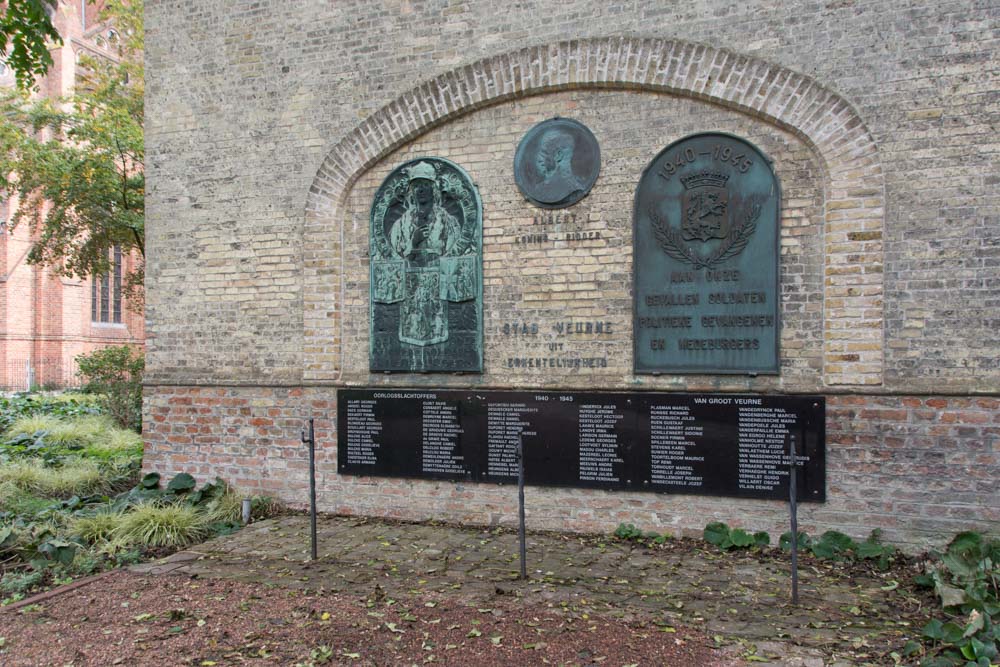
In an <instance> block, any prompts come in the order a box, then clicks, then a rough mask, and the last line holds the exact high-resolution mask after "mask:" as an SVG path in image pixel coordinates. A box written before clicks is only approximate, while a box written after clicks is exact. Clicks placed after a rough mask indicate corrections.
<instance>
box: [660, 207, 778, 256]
mask: <svg viewBox="0 0 1000 667" xmlns="http://www.w3.org/2000/svg"><path fill="white" fill-rule="evenodd" d="M765 199H766V198H762V197H754V198H752V199H751V200H750V202H749V206H748V207H747V208H745V209H744V211H745V212H746V215H744V216H742V218H741V219H739V220H737V222H736V224H735V225H733V227H732V229H730V230H729V234H728V235H727V236H726V238H724V239H722V243H720V244H719V247H718V248H716V249H715V250H714V251H713V252H712V253H711V254H709V255H708V256H706V257H702V256H701V255H699V254H698V253H696V252H695V251H694V250H692V249H691V246H689V245H688V244H687V243H685V241H684V239H683V238H682V237H681V235H680V234H679V233H678V232H677V230H675V229H674V228H672V227H671V226H670V225H669V224H667V221H666V220H664V219H663V218H661V217H660V216H659V215H657V214H656V209H655V207H654V206H653V205H650V206H649V208H648V209H647V210H646V212H647V213H648V214H649V219H650V221H651V222H652V223H653V233H654V234H655V235H656V241H657V242H658V243H659V244H660V247H661V248H662V249H663V252H665V253H667V256H669V257H671V258H673V259H676V260H677V261H679V262H687V263H688V264H691V265H692V266H693V267H694V268H696V269H708V268H711V267H712V266H714V265H716V264H718V263H719V262H722V261H724V260H727V259H729V258H730V257H735V256H736V255H738V254H740V251H742V250H743V248H744V247H746V244H747V243H748V242H749V241H750V236H752V235H753V233H754V230H756V229H757V218H759V217H760V212H761V209H762V207H763V203H764V200H765Z"/></svg>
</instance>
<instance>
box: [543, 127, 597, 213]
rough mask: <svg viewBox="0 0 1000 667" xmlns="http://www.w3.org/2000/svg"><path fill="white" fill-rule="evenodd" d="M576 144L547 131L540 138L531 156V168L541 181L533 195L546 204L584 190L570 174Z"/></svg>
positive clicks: (567, 135)
mask: <svg viewBox="0 0 1000 667" xmlns="http://www.w3.org/2000/svg"><path fill="white" fill-rule="evenodd" d="M575 147H576V142H575V141H574V140H573V137H572V136H570V135H569V134H568V133H566V132H563V131H561V130H549V131H547V132H546V133H545V134H544V135H542V138H541V140H540V141H539V145H538V154H537V155H536V156H535V169H536V170H537V171H538V175H539V176H541V178H542V180H541V182H540V183H539V184H538V185H537V186H536V188H535V190H534V192H533V194H534V195H535V197H536V198H538V199H540V200H542V201H546V202H558V201H562V200H564V199H568V198H569V197H570V195H572V194H574V193H577V192H582V191H583V190H586V189H587V186H586V184H585V183H584V182H583V181H582V180H581V179H580V178H579V177H578V176H577V175H576V174H574V173H573V151H574V149H575Z"/></svg>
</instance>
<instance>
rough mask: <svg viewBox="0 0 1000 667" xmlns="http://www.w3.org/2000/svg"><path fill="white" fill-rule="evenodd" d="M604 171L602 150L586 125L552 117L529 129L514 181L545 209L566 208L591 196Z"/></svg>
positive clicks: (518, 155) (519, 148) (520, 147)
mask: <svg viewBox="0 0 1000 667" xmlns="http://www.w3.org/2000/svg"><path fill="white" fill-rule="evenodd" d="M600 171H601V149H600V147H599V146H598V145H597V139H596V138H595V137H594V134H593V133H592V132H591V131H590V130H589V129H588V128H587V126H586V125H584V124H583V123H581V122H579V121H575V120H570V119H569V118H551V119H549V120H546V121H543V122H541V123H539V124H538V125H535V126H534V127H533V128H531V129H530V130H528V132H527V133H526V134H525V135H524V138H523V139H521V143H520V144H518V146H517V152H516V153H514V182H515V183H517V187H518V188H520V190H521V194H523V195H524V196H525V198H527V199H528V201H530V202H531V203H533V204H535V205H536V206H540V207H542V208H566V207H567V206H572V205H573V204H575V203H577V202H578V201H580V200H581V199H583V198H584V197H586V196H587V193H588V192H590V189H591V188H592V187H594V183H595V182H596V181H597V175H598V173H599V172H600Z"/></svg>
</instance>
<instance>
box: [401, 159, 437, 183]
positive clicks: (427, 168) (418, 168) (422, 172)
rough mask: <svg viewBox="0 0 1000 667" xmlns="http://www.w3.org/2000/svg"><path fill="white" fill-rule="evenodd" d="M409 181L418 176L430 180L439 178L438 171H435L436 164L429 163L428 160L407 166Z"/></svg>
mask: <svg viewBox="0 0 1000 667" xmlns="http://www.w3.org/2000/svg"><path fill="white" fill-rule="evenodd" d="M406 176H407V182H409V181H414V180H416V179H418V178H425V179H427V180H428V181H433V180H435V179H437V172H436V171H434V165H432V164H428V163H427V162H418V163H416V164H415V165H413V166H412V167H407V168H406Z"/></svg>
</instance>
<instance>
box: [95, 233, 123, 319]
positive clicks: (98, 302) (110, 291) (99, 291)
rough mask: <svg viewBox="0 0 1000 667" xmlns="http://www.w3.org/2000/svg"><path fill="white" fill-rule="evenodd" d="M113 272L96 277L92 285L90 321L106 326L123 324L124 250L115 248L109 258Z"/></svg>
mask: <svg viewBox="0 0 1000 667" xmlns="http://www.w3.org/2000/svg"><path fill="white" fill-rule="evenodd" d="M108 259H109V263H110V264H111V271H109V272H108V273H103V274H101V275H99V276H94V278H93V279H92V280H91V284H90V320H91V321H92V322H99V323H102V324H104V323H106V324H121V322H122V249H121V246H117V245H116V246H115V247H114V248H113V249H112V250H111V252H110V255H109V257H108Z"/></svg>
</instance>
